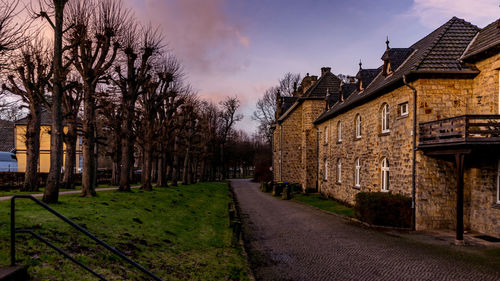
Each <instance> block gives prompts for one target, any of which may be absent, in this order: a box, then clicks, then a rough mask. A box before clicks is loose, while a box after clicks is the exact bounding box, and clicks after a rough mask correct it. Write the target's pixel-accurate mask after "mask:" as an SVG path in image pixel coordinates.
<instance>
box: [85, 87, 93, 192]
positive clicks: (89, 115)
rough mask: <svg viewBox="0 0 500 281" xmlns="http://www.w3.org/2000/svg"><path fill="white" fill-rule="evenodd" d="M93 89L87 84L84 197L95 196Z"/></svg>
mask: <svg viewBox="0 0 500 281" xmlns="http://www.w3.org/2000/svg"><path fill="white" fill-rule="evenodd" d="M93 94H94V93H93V91H92V87H91V86H90V85H85V89H84V100H83V107H84V109H83V111H84V122H83V149H82V150H83V174H82V197H84V196H87V197H90V196H95V195H96V192H95V186H94V179H95V175H94V173H95V160H94V154H95V151H94V149H95V147H94V146H95V108H94V99H93Z"/></svg>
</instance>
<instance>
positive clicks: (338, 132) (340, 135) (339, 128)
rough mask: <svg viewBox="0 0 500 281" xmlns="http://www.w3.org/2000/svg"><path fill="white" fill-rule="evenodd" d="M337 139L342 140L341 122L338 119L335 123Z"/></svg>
mask: <svg viewBox="0 0 500 281" xmlns="http://www.w3.org/2000/svg"><path fill="white" fill-rule="evenodd" d="M337 141H338V142H341V141H342V122H340V121H339V122H338V123H337Z"/></svg>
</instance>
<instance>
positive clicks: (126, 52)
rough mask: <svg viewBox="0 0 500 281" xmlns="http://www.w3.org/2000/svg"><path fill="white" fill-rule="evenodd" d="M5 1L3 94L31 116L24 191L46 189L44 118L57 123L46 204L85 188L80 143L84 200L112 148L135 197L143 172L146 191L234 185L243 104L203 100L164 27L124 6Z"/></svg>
mask: <svg viewBox="0 0 500 281" xmlns="http://www.w3.org/2000/svg"><path fill="white" fill-rule="evenodd" d="M0 1H1V3H0V4H2V7H1V8H0V62H1V64H0V78H1V79H2V93H3V94H5V95H10V96H14V97H17V98H18V100H19V103H20V104H22V106H23V107H25V108H26V110H27V112H28V116H27V129H26V135H25V138H26V140H25V142H26V147H27V152H26V154H27V161H26V172H25V182H24V186H23V190H26V191H33V190H37V189H38V173H37V168H38V167H37V165H38V161H39V159H38V157H39V154H40V153H39V148H40V126H41V124H40V122H41V121H40V120H41V116H42V114H43V113H44V112H46V113H49V114H50V116H51V130H50V136H51V146H50V151H51V153H50V172H49V175H48V179H47V184H46V188H45V191H44V197H43V200H44V201H45V202H48V203H54V202H57V201H58V194H59V188H60V187H62V186H63V187H66V188H73V187H74V186H75V167H76V152H77V139H78V137H79V136H81V137H82V139H83V141H82V154H83V167H82V172H83V173H82V196H94V195H95V194H96V191H95V188H96V184H97V169H98V161H97V159H98V155H99V154H100V152H99V151H100V150H103V149H104V150H106V151H109V156H110V157H111V159H112V162H113V165H112V179H111V180H112V184H115V185H118V186H119V190H121V191H130V188H131V184H132V178H133V172H134V167H135V166H138V167H140V169H141V174H142V179H141V185H142V188H143V189H144V190H151V189H152V187H153V186H152V184H153V182H157V185H158V186H167V185H168V184H172V185H177V184H178V182H179V181H180V182H182V183H192V182H195V181H198V180H202V181H203V180H215V179H222V178H225V177H227V176H228V175H227V171H228V169H229V164H228V163H230V161H229V159H228V157H227V155H228V147H229V146H230V144H231V143H232V142H234V140H236V139H241V134H238V133H237V132H236V131H235V130H234V125H235V123H236V122H238V121H240V120H241V119H242V116H241V115H240V114H238V113H237V110H238V108H239V106H240V102H239V100H238V98H237V97H227V98H226V99H224V100H223V101H221V102H220V103H218V104H214V103H212V102H208V101H203V100H201V99H200V98H199V97H198V96H197V95H196V93H195V91H194V90H193V89H192V88H191V87H190V86H189V84H187V83H186V81H185V75H184V73H183V70H182V66H181V64H180V62H179V61H178V60H177V59H176V57H175V56H174V55H173V54H172V53H171V52H170V51H168V50H167V49H166V48H165V43H164V42H165V40H164V38H163V37H162V33H161V31H160V30H159V29H158V28H155V27H153V26H151V25H145V24H142V23H141V22H139V21H137V19H135V18H134V17H133V16H132V15H131V13H130V11H129V10H128V9H126V8H124V7H123V6H122V2H121V1H119V0H40V1H39V2H38V3H36V4H33V3H32V4H31V5H30V6H28V7H21V6H20V5H19V2H15V0H0ZM13 1H14V2H13ZM21 8H24V10H22V9H21ZM21 10H22V11H21ZM21 14H28V18H29V19H31V20H28V19H27V20H24V19H22V18H20V17H21ZM18 17H19V19H18ZM17 22H21V23H17ZM30 30H35V31H36V32H29V31H30ZM42 30H43V32H42ZM47 30H49V31H47ZM38 34H45V35H44V36H45V37H42V36H40V35H38ZM46 34H50V38H47V35H46ZM63 143H64V144H65V153H63ZM101 154H102V153H101ZM63 155H65V159H64V167H63V165H62V163H63ZM138 159H139V161H140V163H138V165H137V163H136V162H137V161H138ZM247 162H248V161H247ZM235 165H236V164H235ZM242 165H243V162H241V163H240V164H239V166H242ZM235 167H236V166H235ZM235 167H234V169H236V168H235ZM234 169H233V170H234ZM61 171H62V174H61Z"/></svg>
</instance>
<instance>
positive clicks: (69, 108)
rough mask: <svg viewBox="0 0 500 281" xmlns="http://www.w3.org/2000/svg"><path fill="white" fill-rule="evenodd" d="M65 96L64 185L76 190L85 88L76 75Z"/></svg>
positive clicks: (70, 80) (72, 78) (66, 89)
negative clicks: (80, 120)
mask: <svg viewBox="0 0 500 281" xmlns="http://www.w3.org/2000/svg"><path fill="white" fill-rule="evenodd" d="M68 80H69V82H67V83H66V85H65V93H64V95H63V99H62V101H63V107H62V108H63V119H64V121H66V126H67V130H66V133H65V134H64V139H63V140H64V144H65V145H66V158H65V161H64V174H63V180H62V185H63V186H64V187H65V188H75V168H76V142H77V138H78V126H79V123H80V122H78V114H79V112H80V108H81V104H82V99H83V87H82V83H81V82H80V80H79V77H76V75H74V76H72V77H71V78H70V79H68Z"/></svg>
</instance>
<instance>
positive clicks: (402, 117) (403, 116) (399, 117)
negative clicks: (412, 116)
mask: <svg viewBox="0 0 500 281" xmlns="http://www.w3.org/2000/svg"><path fill="white" fill-rule="evenodd" d="M408 116H409V115H408V114H406V115H400V116H398V117H396V120H401V119H405V118H408Z"/></svg>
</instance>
